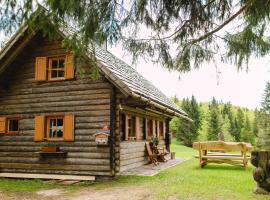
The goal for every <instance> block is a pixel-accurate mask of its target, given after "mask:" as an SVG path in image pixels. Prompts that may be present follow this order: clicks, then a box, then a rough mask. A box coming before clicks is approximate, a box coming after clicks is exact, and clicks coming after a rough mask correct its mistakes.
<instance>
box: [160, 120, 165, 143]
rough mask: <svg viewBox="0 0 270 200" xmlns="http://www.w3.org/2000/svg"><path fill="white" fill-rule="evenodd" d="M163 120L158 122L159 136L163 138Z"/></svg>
mask: <svg viewBox="0 0 270 200" xmlns="http://www.w3.org/2000/svg"><path fill="white" fill-rule="evenodd" d="M163 123H164V122H159V137H160V139H164V124H163Z"/></svg>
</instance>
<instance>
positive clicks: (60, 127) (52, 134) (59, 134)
mask: <svg viewBox="0 0 270 200" xmlns="http://www.w3.org/2000/svg"><path fill="white" fill-rule="evenodd" d="M63 136H64V117H48V118H47V139H48V140H62V139H63Z"/></svg>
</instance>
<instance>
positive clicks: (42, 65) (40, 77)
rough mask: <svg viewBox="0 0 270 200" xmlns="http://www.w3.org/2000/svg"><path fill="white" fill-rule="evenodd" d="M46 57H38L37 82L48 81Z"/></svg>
mask: <svg viewBox="0 0 270 200" xmlns="http://www.w3.org/2000/svg"><path fill="white" fill-rule="evenodd" d="M46 64H47V58H46V57H36V71H35V80H37V81H46V77H47V74H46V71H47V68H46Z"/></svg>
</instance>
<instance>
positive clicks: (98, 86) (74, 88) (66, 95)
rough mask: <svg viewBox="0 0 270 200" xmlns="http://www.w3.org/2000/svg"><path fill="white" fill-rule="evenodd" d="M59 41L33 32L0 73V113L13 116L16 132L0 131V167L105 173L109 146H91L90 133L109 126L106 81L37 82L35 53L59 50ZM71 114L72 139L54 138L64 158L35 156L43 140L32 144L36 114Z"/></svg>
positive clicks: (41, 171) (19, 170)
mask: <svg viewBox="0 0 270 200" xmlns="http://www.w3.org/2000/svg"><path fill="white" fill-rule="evenodd" d="M65 52H66V50H65V49H63V48H62V47H61V45H60V44H59V42H50V41H48V40H47V39H44V38H42V36H41V35H38V36H35V38H34V39H33V41H31V43H30V44H29V45H27V47H26V48H25V49H24V50H23V52H22V53H21V54H20V55H19V56H18V57H17V58H16V60H15V61H14V62H13V63H12V65H11V66H10V67H9V69H8V70H6V72H5V73H4V74H2V75H0V80H1V81H0V82H4V83H5V85H6V86H7V89H6V90H0V116H7V115H8V116H16V117H17V116H19V117H20V119H21V120H20V122H19V127H20V133H19V134H18V135H0V171H1V172H31V173H54V174H84V175H110V174H111V171H110V149H109V146H107V147H97V145H96V144H95V142H94V136H93V134H94V133H96V132H97V131H99V130H101V129H102V127H103V126H104V125H108V126H109V124H110V94H111V88H112V85H111V84H110V83H109V82H108V81H107V80H105V78H101V79H100V80H98V81H92V80H90V79H89V78H86V79H83V78H80V77H76V79H75V80H65V81H56V82H37V81H35V80H34V74H35V71H34V70H35V57H36V56H52V55H57V54H62V53H65ZM39 114H41V115H52V114H74V116H75V141H74V142H59V144H60V148H61V149H62V150H65V151H67V152H68V154H67V158H65V159H62V158H61V159H59V158H56V159H53V158H50V159H41V158H40V157H39V154H38V153H37V152H38V151H40V148H41V145H42V143H43V142H41V143H40V142H39V143H37V142H34V141H33V136H34V126H35V122H34V117H35V116H36V115H39Z"/></svg>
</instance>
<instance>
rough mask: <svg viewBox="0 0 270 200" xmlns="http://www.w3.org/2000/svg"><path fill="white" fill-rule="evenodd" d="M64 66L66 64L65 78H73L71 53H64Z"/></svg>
mask: <svg viewBox="0 0 270 200" xmlns="http://www.w3.org/2000/svg"><path fill="white" fill-rule="evenodd" d="M65 66H66V73H65V78H66V79H73V78H74V71H75V70H74V64H73V56H72V55H70V54H69V55H66V60H65Z"/></svg>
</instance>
